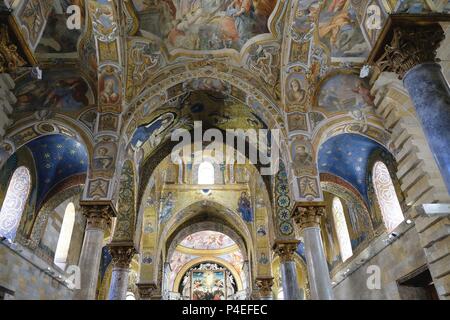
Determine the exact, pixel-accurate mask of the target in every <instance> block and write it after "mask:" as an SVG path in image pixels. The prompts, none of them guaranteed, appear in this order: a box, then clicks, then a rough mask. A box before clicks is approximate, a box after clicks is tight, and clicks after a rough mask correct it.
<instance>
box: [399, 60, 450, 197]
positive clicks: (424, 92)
mask: <svg viewBox="0 0 450 320" xmlns="http://www.w3.org/2000/svg"><path fill="white" fill-rule="evenodd" d="M403 83H404V85H405V88H406V89H407V90H408V93H409V95H410V97H411V100H412V102H413V104H414V107H415V109H416V113H417V116H418V118H419V120H420V122H421V124H422V129H423V131H424V133H425V136H426V138H427V141H428V144H429V146H430V149H431V152H432V153H433V156H434V158H435V160H436V163H437V165H438V167H439V170H440V171H441V174H442V177H443V179H444V182H445V185H446V186H447V190H448V191H449V192H450V152H449V150H450V89H449V87H448V84H447V81H446V80H445V78H444V75H443V74H442V71H441V66H440V65H438V64H437V63H434V62H430V63H423V64H419V65H417V66H415V67H413V68H412V69H411V70H409V71H408V72H407V73H406V74H405V77H404V78H403Z"/></svg>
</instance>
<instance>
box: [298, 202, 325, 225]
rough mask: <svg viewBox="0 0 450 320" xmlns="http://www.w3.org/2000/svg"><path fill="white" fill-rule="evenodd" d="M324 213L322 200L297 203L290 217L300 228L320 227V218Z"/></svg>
mask: <svg viewBox="0 0 450 320" xmlns="http://www.w3.org/2000/svg"><path fill="white" fill-rule="evenodd" d="M324 215H325V204H324V203H323V202H317V203H316V202H310V203H298V204H297V205H296V207H295V209H294V212H293V214H292V217H293V219H294V221H295V223H297V224H298V225H299V227H300V229H304V228H311V227H320V219H321V218H322V216H324Z"/></svg>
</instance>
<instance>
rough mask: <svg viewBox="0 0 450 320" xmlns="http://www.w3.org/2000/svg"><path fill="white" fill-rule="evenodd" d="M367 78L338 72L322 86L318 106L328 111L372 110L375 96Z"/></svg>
mask: <svg viewBox="0 0 450 320" xmlns="http://www.w3.org/2000/svg"><path fill="white" fill-rule="evenodd" d="M369 88H370V87H369V85H368V83H367V81H366V80H363V79H360V78H359V77H358V76H357V75H355V74H337V75H334V76H331V77H330V78H328V79H326V80H325V81H324V83H323V84H322V86H321V88H320V93H319V96H318V101H317V104H318V107H319V108H322V109H324V110H325V111H326V112H348V111H355V110H363V111H370V110H372V109H373V106H374V99H375V98H374V97H373V96H372V95H371V94H370V90H369Z"/></svg>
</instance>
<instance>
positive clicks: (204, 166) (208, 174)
mask: <svg viewBox="0 0 450 320" xmlns="http://www.w3.org/2000/svg"><path fill="white" fill-rule="evenodd" d="M198 184H214V166H213V164H212V163H211V162H208V161H204V162H202V163H201V164H200V165H199V167H198Z"/></svg>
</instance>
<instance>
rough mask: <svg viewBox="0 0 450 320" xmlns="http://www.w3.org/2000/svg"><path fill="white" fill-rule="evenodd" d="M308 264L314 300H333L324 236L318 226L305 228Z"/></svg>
mask: <svg viewBox="0 0 450 320" xmlns="http://www.w3.org/2000/svg"><path fill="white" fill-rule="evenodd" d="M303 237H304V239H305V256H306V266H307V268H308V276H309V283H310V291H311V299H312V300H332V299H333V290H332V288H331V279H330V273H329V270H328V265H327V262H326V258H325V251H324V248H323V242H322V236H321V235H320V229H319V228H318V227H311V228H306V229H304V230H303Z"/></svg>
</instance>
